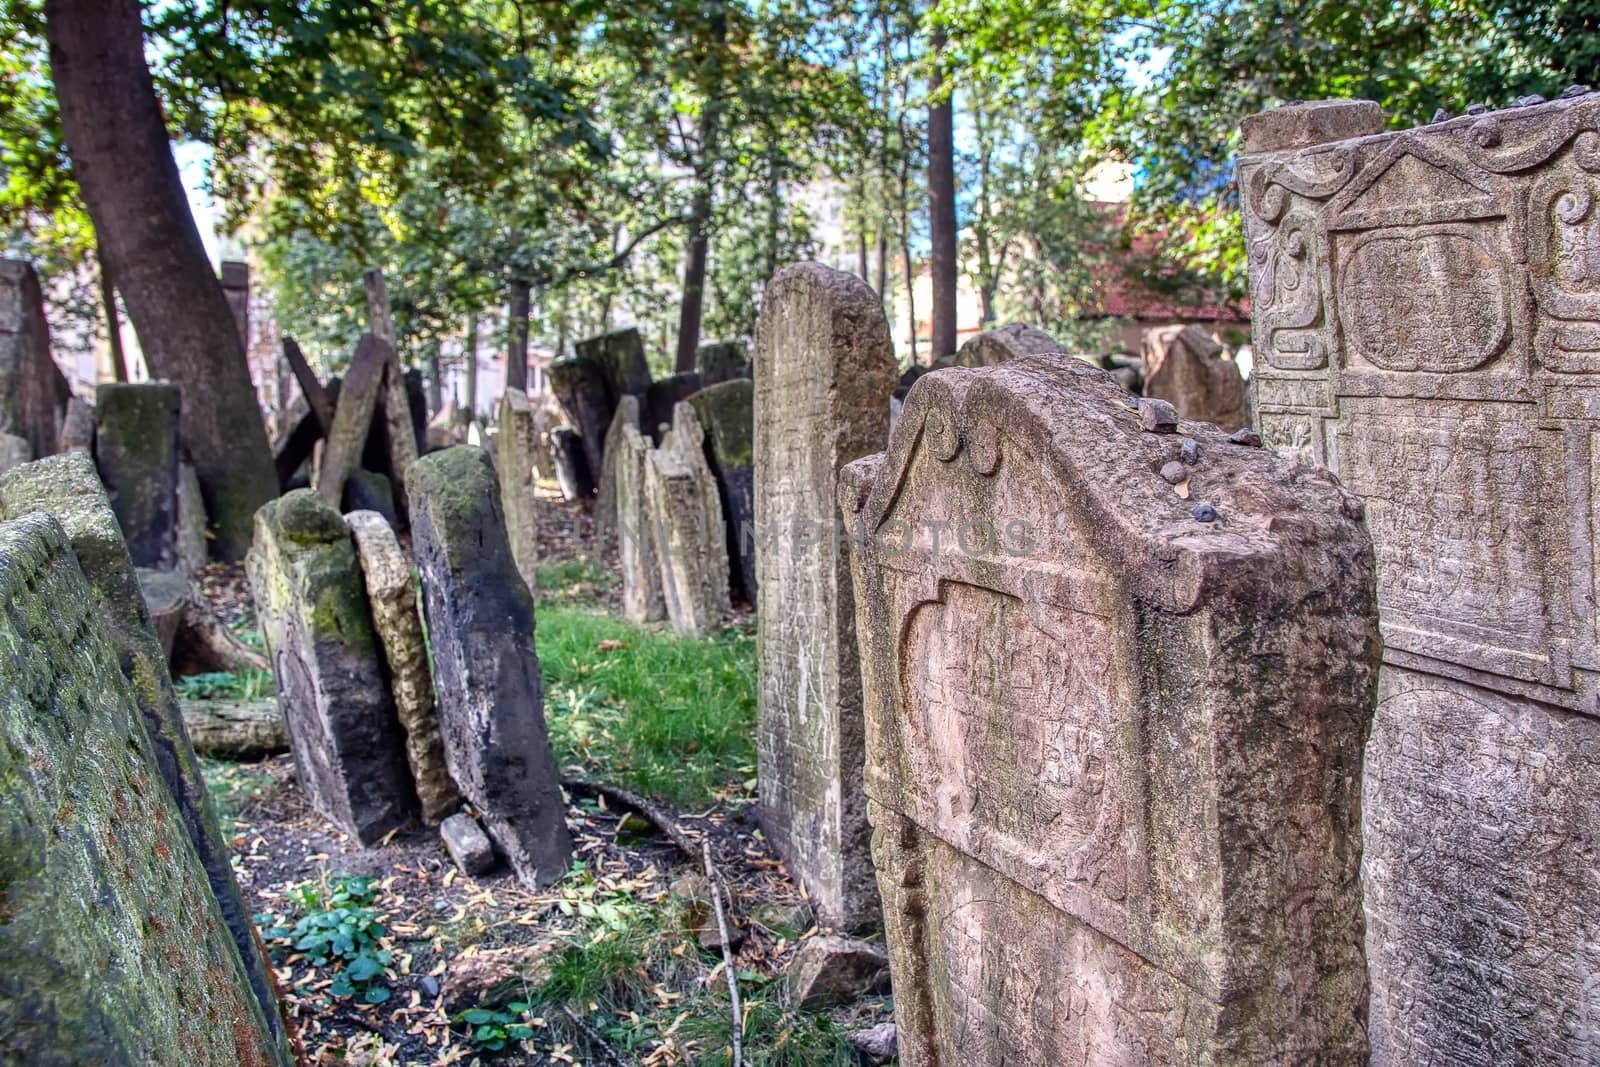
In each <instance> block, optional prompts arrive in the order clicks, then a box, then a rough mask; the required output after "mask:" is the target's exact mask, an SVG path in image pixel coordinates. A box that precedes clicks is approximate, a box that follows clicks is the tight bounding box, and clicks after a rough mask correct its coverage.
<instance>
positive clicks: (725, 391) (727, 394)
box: [689, 378, 758, 606]
mask: <svg viewBox="0 0 1600 1067" xmlns="http://www.w3.org/2000/svg"><path fill="white" fill-rule="evenodd" d="M689 403H690V404H693V405H694V410H695V414H696V415H697V416H699V420H700V425H701V426H703V427H705V434H706V449H705V454H706V460H707V462H709V463H710V465H711V473H712V475H713V476H715V477H716V479H717V493H718V495H719V497H720V499H721V500H722V517H723V521H724V523H725V524H726V527H727V533H728V563H729V571H730V576H731V578H732V583H731V584H732V588H733V591H734V592H736V593H738V594H739V595H740V596H742V597H743V598H744V599H745V602H746V603H748V604H750V605H752V606H754V604H755V602H756V590H757V588H758V585H757V582H756V499H755V489H756V481H755V463H754V457H753V455H752V451H751V450H752V447H753V444H752V437H753V435H754V432H755V384H754V383H753V382H751V381H750V379H748V378H735V379H733V380H732V381H726V382H719V383H718V384H716V385H713V386H708V387H707V388H705V389H702V390H700V391H699V392H698V393H696V394H695V395H694V396H691V397H690V398H689Z"/></svg>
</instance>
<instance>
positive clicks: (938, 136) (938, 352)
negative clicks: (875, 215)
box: [928, 33, 958, 362]
mask: <svg viewBox="0 0 1600 1067" xmlns="http://www.w3.org/2000/svg"><path fill="white" fill-rule="evenodd" d="M943 50H944V34H943V33H935V34H934V36H933V53H934V56H935V61H934V65H933V73H932V74H931V75H930V76H929V78H928V89H929V92H930V93H931V94H933V95H934V100H933V102H932V103H931V104H929V105H928V227H929V230H930V235H931V237H932V238H933V255H932V257H931V263H930V269H931V273H932V280H933V345H932V349H933V350H932V352H931V353H930V357H931V359H932V361H933V362H938V361H939V360H941V359H945V358H947V357H949V356H953V355H955V354H956V275H957V269H958V262H957V255H956V162H955V136H954V133H955V131H954V125H955V108H954V105H953V104H952V102H951V98H950V96H949V94H942V93H941V90H942V89H943V86H944V76H943V73H942V72H941V70H940V67H939V62H938V58H937V57H938V55H939V53H940V52H942V51H943Z"/></svg>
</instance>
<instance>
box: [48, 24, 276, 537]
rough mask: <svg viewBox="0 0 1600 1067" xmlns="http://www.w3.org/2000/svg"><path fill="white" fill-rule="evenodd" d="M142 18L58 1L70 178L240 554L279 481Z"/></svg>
mask: <svg viewBox="0 0 1600 1067" xmlns="http://www.w3.org/2000/svg"><path fill="white" fill-rule="evenodd" d="M140 13H141V11H140V5H139V2H138V0H50V2H49V3H47V4H46V5H45V32H46V36H47V37H48V39H49V43H50V67H51V73H52V76H53V79H54V82H55V91H56V99H57V102H58V104H59V105H60V108H61V126H62V132H63V133H64V134H65V136H66V141H67V145H68V150H69V152H70V154H71V157H72V169H73V174H74V176H75V177H76V178H77V180H78V185H79V188H81V189H82V191H83V200H84V203H85V205H87V207H88V209H89V216H90V218H91V219H92V220H93V222H94V228H95V232H96V233H97V234H98V235H99V236H100V239H101V241H102V243H103V247H104V249H105V260H106V265H107V266H108V267H109V268H110V271H111V277H112V278H113V279H115V283H116V286H117V288H118V289H119V290H120V291H121V292H122V296H123V299H124V300H125V301H126V302H127V305H128V316H129V317H130V318H131V319H132V320H133V326H134V329H135V330H136V331H138V334H139V345H140V348H141V349H142V350H143V352H144V358H145V366H146V367H147V368H148V369H149V371H150V374H151V376H152V377H155V378H164V379H166V380H168V381H171V382H175V383H176V384H178V385H179V386H180V387H182V389H183V393H184V404H183V415H182V430H183V440H184V443H185V444H186V445H187V446H188V449H189V454H190V456H191V457H192V458H193V460H194V465H195V471H196V473H198V474H199V476H200V486H201V490H202V493H203V495H204V497H205V505H206V513H207V515H208V516H209V518H210V521H211V525H212V528H213V531H214V535H215V536H214V537H213V538H212V540H211V546H212V551H213V552H214V553H215V554H216V555H217V556H219V557H221V558H223V559H229V560H235V559H239V558H241V557H243V555H244V553H245V551H246V550H247V549H248V548H249V547H250V537H251V530H252V525H253V522H254V518H255V512H256V509H257V508H259V507H260V506H261V505H262V504H264V503H266V502H267V501H268V500H271V499H272V498H273V497H275V496H276V495H277V493H278V479H277V475H276V473H275V472H274V470H273V466H272V452H271V449H270V448H269V446H268V444H267V431H266V426H265V424H264V423H263V422H262V419H261V409H260V407H259V406H258V405H257V403H256V392H255V388H254V386H253V385H252V384H251V382H250V368H249V365H248V364H247V362H246V360H245V351H244V342H243V341H242V340H241V339H240V337H239V329H238V325H237V324H236V323H235V322H234V318H233V311H232V309H231V308H230V307H229V306H228V299H227V297H226V296H224V295H223V292H222V283H221V282H220V281H218V279H217V276H216V274H215V273H214V272H213V271H212V269H211V263H210V261H209V260H208V259H207V258H206V252H205V247H204V245H202V244H201V241H200V231H199V229H198V228H197V227H196V226H195V221H194V216H193V215H192V214H191V213H190V211H189V201H188V197H187V196H186V195H185V193H184V189H183V181H182V179H181V178H180V177H179V174H178V166H177V164H176V162H174V160H173V158H172V148H171V145H170V144H169V143H168V141H167V126H166V122H165V120H164V119H163V118H162V114H161V105H160V103H159V101H157V99H156V93H155V86H154V83H153V82H152V80H151V77H150V69H149V68H148V67H147V66H146V65H145V57H144V28H143V26H142V25H141V22H140Z"/></svg>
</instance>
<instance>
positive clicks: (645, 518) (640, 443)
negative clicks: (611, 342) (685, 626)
mask: <svg viewBox="0 0 1600 1067" xmlns="http://www.w3.org/2000/svg"><path fill="white" fill-rule="evenodd" d="M620 431H621V435H622V436H621V438H620V439H619V440H618V442H617V445H618V448H617V460H616V464H615V466H614V468H613V470H614V479H615V482H614V484H615V485H616V509H617V523H616V529H617V569H618V571H619V572H620V574H621V578H622V614H623V617H624V618H626V619H627V620H628V621H629V622H656V621H659V620H661V619H664V618H666V617H667V602H666V598H665V594H664V593H663V591H662V589H661V564H660V561H659V560H658V558H657V555H656V553H657V546H656V528H655V524H654V523H653V522H652V521H651V519H650V495H649V493H650V491H649V486H648V480H647V479H648V468H649V463H650V442H649V441H647V440H646V439H645V437H644V435H643V434H641V433H640V432H639V431H638V429H637V428H636V427H634V426H631V425H627V424H624V425H623V426H621V427H620Z"/></svg>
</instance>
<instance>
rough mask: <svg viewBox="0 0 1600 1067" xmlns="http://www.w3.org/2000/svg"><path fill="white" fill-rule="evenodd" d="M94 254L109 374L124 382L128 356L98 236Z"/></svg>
mask: <svg viewBox="0 0 1600 1067" xmlns="http://www.w3.org/2000/svg"><path fill="white" fill-rule="evenodd" d="M94 255H95V260H96V262H98V263H99V265H100V305H101V307H102V308H104V309H105V314H106V343H107V344H109V345H110V346H111V374H112V377H114V378H115V379H116V380H117V381H119V382H125V381H127V380H128V357H127V355H126V353H124V352H123V351H122V317H121V316H120V315H118V314H117V287H116V286H115V285H113V284H111V271H110V269H109V268H107V267H106V250H105V246H104V245H102V244H101V243H100V239H99V238H98V237H96V238H95V242H94Z"/></svg>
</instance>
